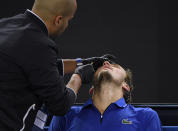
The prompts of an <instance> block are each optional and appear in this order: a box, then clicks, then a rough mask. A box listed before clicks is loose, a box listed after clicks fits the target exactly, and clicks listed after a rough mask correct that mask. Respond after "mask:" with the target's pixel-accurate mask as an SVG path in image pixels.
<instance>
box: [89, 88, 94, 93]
mask: <svg viewBox="0 0 178 131" xmlns="http://www.w3.org/2000/svg"><path fill="white" fill-rule="evenodd" d="M93 92H94V87H93V86H92V87H91V88H90V89H89V94H90V95H93Z"/></svg>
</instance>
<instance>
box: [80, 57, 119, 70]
mask: <svg viewBox="0 0 178 131" xmlns="http://www.w3.org/2000/svg"><path fill="white" fill-rule="evenodd" d="M105 61H109V62H110V63H116V61H117V60H116V57H115V56H114V55H111V54H105V55H103V56H101V57H91V58H86V59H83V61H82V63H83V64H84V65H85V64H93V68H94V70H95V71H96V70H97V69H98V68H99V67H101V66H102V65H103V63H104V62H105Z"/></svg>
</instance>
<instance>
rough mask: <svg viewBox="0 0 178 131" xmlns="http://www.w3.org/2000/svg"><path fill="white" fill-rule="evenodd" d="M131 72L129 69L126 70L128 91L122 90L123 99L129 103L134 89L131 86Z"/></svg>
mask: <svg viewBox="0 0 178 131" xmlns="http://www.w3.org/2000/svg"><path fill="white" fill-rule="evenodd" d="M132 76H133V75H132V72H131V70H130V69H127V70H126V77H125V80H124V81H125V82H126V83H127V84H128V86H129V88H130V91H127V90H124V99H125V101H126V103H131V101H132V91H133V89H134V87H133V79H132Z"/></svg>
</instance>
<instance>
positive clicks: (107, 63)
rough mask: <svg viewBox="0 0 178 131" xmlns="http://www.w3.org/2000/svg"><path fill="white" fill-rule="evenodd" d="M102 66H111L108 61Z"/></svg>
mask: <svg viewBox="0 0 178 131" xmlns="http://www.w3.org/2000/svg"><path fill="white" fill-rule="evenodd" d="M103 65H107V66H109V65H111V64H110V63H109V61H105V62H104V63H103Z"/></svg>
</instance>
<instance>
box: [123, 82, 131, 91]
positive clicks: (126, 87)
mask: <svg viewBox="0 0 178 131" xmlns="http://www.w3.org/2000/svg"><path fill="white" fill-rule="evenodd" d="M122 88H123V89H124V90H126V91H128V92H130V87H129V85H128V84H127V83H125V82H124V83H123V84H122Z"/></svg>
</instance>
